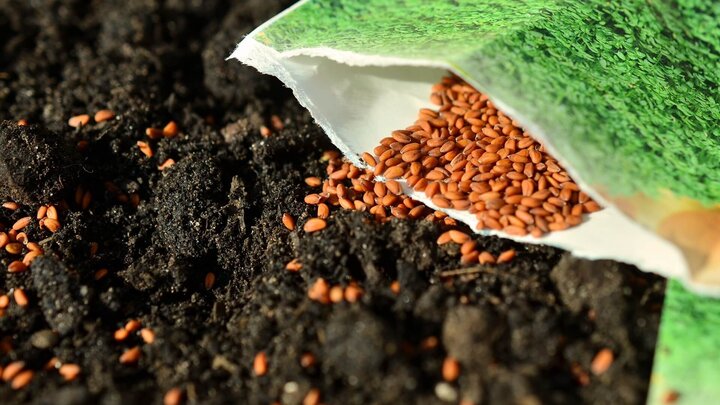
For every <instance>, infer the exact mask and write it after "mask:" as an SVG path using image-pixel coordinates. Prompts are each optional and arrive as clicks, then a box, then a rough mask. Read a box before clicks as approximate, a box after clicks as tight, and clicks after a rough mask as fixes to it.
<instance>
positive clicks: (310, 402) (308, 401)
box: [303, 388, 320, 405]
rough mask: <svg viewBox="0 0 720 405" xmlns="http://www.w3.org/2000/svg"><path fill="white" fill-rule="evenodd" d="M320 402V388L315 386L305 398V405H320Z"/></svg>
mask: <svg viewBox="0 0 720 405" xmlns="http://www.w3.org/2000/svg"><path fill="white" fill-rule="evenodd" d="M319 404H320V390H319V389H317V388H313V389H311V390H310V391H308V393H307V394H306V395H305V398H303V405H319Z"/></svg>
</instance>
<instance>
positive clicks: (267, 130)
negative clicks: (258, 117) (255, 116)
mask: <svg viewBox="0 0 720 405" xmlns="http://www.w3.org/2000/svg"><path fill="white" fill-rule="evenodd" d="M270 135H272V131H270V128H268V127H266V126H265V125H263V126H261V127H260V136H262V137H263V138H267V137H269V136H270Z"/></svg>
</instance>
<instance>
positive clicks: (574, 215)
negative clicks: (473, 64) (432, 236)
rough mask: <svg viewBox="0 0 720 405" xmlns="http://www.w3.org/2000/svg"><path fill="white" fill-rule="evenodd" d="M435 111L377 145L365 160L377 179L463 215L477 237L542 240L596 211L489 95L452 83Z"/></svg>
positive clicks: (436, 97) (440, 88) (438, 95)
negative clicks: (487, 232)
mask: <svg viewBox="0 0 720 405" xmlns="http://www.w3.org/2000/svg"><path fill="white" fill-rule="evenodd" d="M430 99H431V101H432V102H433V103H434V104H436V105H439V106H440V108H439V109H438V110H437V111H435V110H431V109H421V110H420V113H419V117H418V120H417V121H415V124H414V125H411V126H409V127H407V128H405V129H404V130H397V131H393V132H392V134H391V136H390V137H386V138H384V139H382V141H381V142H380V145H379V146H377V147H376V148H375V149H374V150H373V152H374V154H370V153H364V154H363V155H362V158H363V160H364V161H365V162H366V163H367V164H368V165H369V166H371V167H372V168H373V174H374V175H375V176H384V177H386V178H387V179H390V180H394V179H400V178H403V179H405V181H406V182H407V184H408V186H409V187H412V188H413V189H414V190H415V191H417V192H424V193H425V195H426V196H427V197H428V198H430V199H431V200H432V202H433V204H434V205H436V206H437V207H439V208H441V209H449V208H453V209H458V210H468V211H470V212H471V213H473V214H475V215H476V217H477V219H478V224H477V228H478V229H494V230H502V231H504V232H506V233H508V234H511V235H515V236H524V235H527V234H531V235H533V236H535V237H540V236H542V235H543V234H545V233H547V232H551V231H561V230H564V229H567V228H569V227H571V226H575V225H578V224H580V223H581V222H582V215H583V214H585V213H591V212H595V211H598V210H599V209H600V206H599V205H598V204H597V203H596V202H595V201H593V200H592V199H590V197H589V196H588V195H587V194H585V193H584V192H582V191H581V190H580V188H579V187H578V185H577V184H576V183H575V182H574V181H573V180H572V179H571V178H570V176H569V175H568V173H567V172H566V171H565V169H563V168H562V167H561V166H560V165H559V164H558V162H557V160H555V159H554V158H553V157H552V156H550V155H549V154H548V153H547V152H546V151H545V149H544V147H543V146H542V145H540V144H539V143H538V142H537V141H535V139H533V138H532V137H531V135H530V134H528V133H527V132H526V131H524V130H523V129H522V128H521V125H520V124H519V123H518V122H517V121H514V120H512V119H511V118H509V117H508V116H507V115H505V114H504V113H503V112H502V111H499V110H498V109H497V108H496V107H495V105H494V104H493V103H492V101H490V100H489V99H488V97H487V95H485V94H483V93H480V92H479V91H477V90H475V89H474V88H473V87H472V86H470V85H469V84H467V83H465V82H463V81H462V80H461V79H459V78H457V77H445V78H443V80H442V81H441V82H440V83H438V84H436V85H435V86H433V88H432V95H431V98H430Z"/></svg>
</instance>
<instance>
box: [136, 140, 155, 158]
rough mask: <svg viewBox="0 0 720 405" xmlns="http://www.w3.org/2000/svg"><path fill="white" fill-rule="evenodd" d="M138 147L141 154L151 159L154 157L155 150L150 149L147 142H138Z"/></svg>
mask: <svg viewBox="0 0 720 405" xmlns="http://www.w3.org/2000/svg"><path fill="white" fill-rule="evenodd" d="M137 147H138V148H139V149H140V152H142V153H143V155H145V156H147V157H149V158H151V157H153V150H152V148H151V147H150V144H149V143H147V142H145V141H137Z"/></svg>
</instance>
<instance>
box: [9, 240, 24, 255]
mask: <svg viewBox="0 0 720 405" xmlns="http://www.w3.org/2000/svg"><path fill="white" fill-rule="evenodd" d="M5 250H6V251H7V252H8V253H10V254H11V255H19V254H20V253H22V244H21V243H18V242H11V243H8V244H7V245H5Z"/></svg>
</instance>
